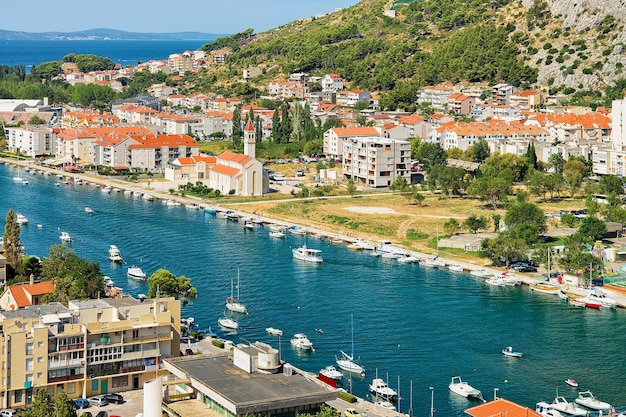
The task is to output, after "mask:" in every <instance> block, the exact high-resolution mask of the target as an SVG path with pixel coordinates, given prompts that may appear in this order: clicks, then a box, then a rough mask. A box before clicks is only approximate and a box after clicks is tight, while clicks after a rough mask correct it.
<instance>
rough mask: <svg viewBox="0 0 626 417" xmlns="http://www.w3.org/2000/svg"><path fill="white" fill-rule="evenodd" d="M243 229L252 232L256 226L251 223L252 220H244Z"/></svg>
mask: <svg viewBox="0 0 626 417" xmlns="http://www.w3.org/2000/svg"><path fill="white" fill-rule="evenodd" d="M243 228H244V229H248V230H254V229H255V228H256V226H255V225H254V223H252V220H244V222H243Z"/></svg>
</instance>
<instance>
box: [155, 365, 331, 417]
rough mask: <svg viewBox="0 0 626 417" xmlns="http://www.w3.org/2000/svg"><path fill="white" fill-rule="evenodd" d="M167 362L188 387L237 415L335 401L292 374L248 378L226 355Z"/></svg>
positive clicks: (326, 391)
mask: <svg viewBox="0 0 626 417" xmlns="http://www.w3.org/2000/svg"><path fill="white" fill-rule="evenodd" d="M167 362H169V363H170V365H172V366H174V367H176V368H179V369H180V370H182V371H183V372H185V373H186V374H187V376H188V377H189V378H190V379H191V380H192V385H193V383H194V380H197V381H200V382H201V383H202V384H203V385H205V386H206V387H208V388H209V389H210V390H211V391H213V392H215V393H216V394H217V395H218V396H220V397H223V398H225V399H226V400H227V401H229V402H231V403H232V404H233V405H234V406H235V408H236V410H237V414H244V413H250V412H259V411H263V410H273V409H283V408H288V407H298V406H303V405H309V404H321V403H324V402H326V401H330V400H333V399H335V398H336V397H337V391H336V390H335V389H333V388H331V387H330V386H328V387H326V386H325V384H323V383H322V382H318V381H312V380H310V379H308V378H307V377H305V376H304V375H301V374H298V373H296V372H294V373H293V374H292V375H285V374H283V373H278V374H262V373H259V372H255V373H251V374H249V373H247V372H245V371H243V370H242V369H239V368H238V367H236V366H235V365H234V364H233V362H232V359H231V358H230V357H229V356H228V355H197V356H187V357H184V358H170V359H167ZM312 378H314V376H313V377H312ZM196 389H198V387H196ZM223 405H225V404H223Z"/></svg>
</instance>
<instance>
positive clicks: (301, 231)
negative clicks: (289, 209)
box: [289, 226, 306, 236]
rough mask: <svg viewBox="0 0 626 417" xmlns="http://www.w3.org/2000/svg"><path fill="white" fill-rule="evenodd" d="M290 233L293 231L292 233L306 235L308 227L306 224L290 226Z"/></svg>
mask: <svg viewBox="0 0 626 417" xmlns="http://www.w3.org/2000/svg"><path fill="white" fill-rule="evenodd" d="M289 233H291V234H292V235H300V236H304V235H306V227H304V226H290V227H289Z"/></svg>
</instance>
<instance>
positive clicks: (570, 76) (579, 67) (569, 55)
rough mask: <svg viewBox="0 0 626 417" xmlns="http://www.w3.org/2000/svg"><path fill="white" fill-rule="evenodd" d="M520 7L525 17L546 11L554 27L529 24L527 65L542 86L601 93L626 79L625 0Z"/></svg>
mask: <svg viewBox="0 0 626 417" xmlns="http://www.w3.org/2000/svg"><path fill="white" fill-rule="evenodd" d="M522 4H523V6H524V7H525V8H526V9H527V11H531V9H532V8H535V9H537V8H539V9H542V8H543V9H545V10H546V11H549V13H550V15H551V17H550V20H551V23H548V24H543V25H542V24H539V25H533V24H530V25H529V26H528V31H527V33H528V35H529V38H530V39H531V45H532V47H531V48H528V49H527V53H528V55H529V56H530V62H529V63H528V64H529V65H531V66H535V67H537V68H538V69H539V75H538V83H539V84H541V85H542V86H546V87H565V88H570V89H576V90H579V89H603V88H604V87H606V86H607V85H610V84H612V83H613V82H614V81H615V80H618V79H620V78H626V71H625V70H624V66H626V54H624V45H625V43H626V32H625V31H624V26H625V23H626V0H547V1H545V2H542V1H541V0H522ZM542 4H543V5H544V6H545V7H543V6H542ZM529 16H533V14H532V13H531V14H530V15H529ZM532 20H533V19H532V18H531V19H530V21H531V22H532ZM555 22H556V24H555Z"/></svg>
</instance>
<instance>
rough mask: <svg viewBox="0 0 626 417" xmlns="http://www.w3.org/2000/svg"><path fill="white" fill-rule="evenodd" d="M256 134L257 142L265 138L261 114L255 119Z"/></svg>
mask: <svg viewBox="0 0 626 417" xmlns="http://www.w3.org/2000/svg"><path fill="white" fill-rule="evenodd" d="M254 134H255V137H256V141H257V142H261V140H262V139H263V126H262V125H261V118H260V117H259V116H257V117H256V120H255V121H254Z"/></svg>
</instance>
